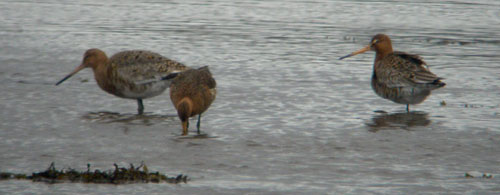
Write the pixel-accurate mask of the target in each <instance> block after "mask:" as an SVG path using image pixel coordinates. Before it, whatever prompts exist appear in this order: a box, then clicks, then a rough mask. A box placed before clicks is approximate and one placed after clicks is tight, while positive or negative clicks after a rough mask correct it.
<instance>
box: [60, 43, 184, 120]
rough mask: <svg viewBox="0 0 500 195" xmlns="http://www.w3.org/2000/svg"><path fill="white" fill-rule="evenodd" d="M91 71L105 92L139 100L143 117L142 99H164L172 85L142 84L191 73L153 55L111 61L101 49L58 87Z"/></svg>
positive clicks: (146, 53)
mask: <svg viewBox="0 0 500 195" xmlns="http://www.w3.org/2000/svg"><path fill="white" fill-rule="evenodd" d="M89 67H90V68H92V70H93V71H94V77H95V80H96V81H97V84H98V85H99V87H101V89H102V90H104V91H106V92H108V93H110V94H113V95H115V96H118V97H121V98H128V99H136V100H137V104H138V106H139V107H138V109H137V110H138V112H139V114H142V113H143V112H144V105H143V104H142V99H145V98H149V97H153V96H157V95H160V94H161V93H162V92H163V91H165V89H166V88H168V86H169V84H170V82H165V81H158V82H145V83H144V84H141V82H142V81H144V80H151V79H155V78H158V77H161V76H165V75H168V74H169V73H172V72H180V71H183V70H185V69H188V68H187V67H186V66H185V65H183V64H181V63H178V62H176V61H173V60H170V59H168V58H166V57H163V56H162V55H160V54H157V53H154V52H150V51H143V50H131V51H122V52H119V53H116V54H115V55H113V56H111V58H108V57H107V56H106V54H105V53H104V52H103V51H101V50H99V49H89V50H87V51H86V52H85V54H84V55H83V61H82V63H81V64H80V66H78V67H76V69H75V70H74V71H73V72H71V73H70V74H68V75H67V76H66V77H64V78H63V79H61V80H60V81H59V82H57V83H56V85H59V84H61V83H62V82H64V81H65V80H66V79H68V78H70V77H71V76H73V75H74V74H76V73H77V72H78V71H80V70H82V69H84V68H89Z"/></svg>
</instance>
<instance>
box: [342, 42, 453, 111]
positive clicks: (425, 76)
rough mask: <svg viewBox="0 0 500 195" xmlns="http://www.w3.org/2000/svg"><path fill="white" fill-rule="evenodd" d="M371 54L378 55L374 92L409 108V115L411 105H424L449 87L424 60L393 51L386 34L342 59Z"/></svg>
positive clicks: (416, 56)
mask: <svg viewBox="0 0 500 195" xmlns="http://www.w3.org/2000/svg"><path fill="white" fill-rule="evenodd" d="M370 50H375V52H376V54H375V62H374V64H373V74H372V82H371V85H372V88H373V90H374V91H375V93H377V95H379V96H380V97H383V98H385V99H389V100H391V101H393V102H396V103H400V104H406V110H407V111H409V105H410V104H419V103H421V102H423V101H424V100H425V99H426V98H427V96H429V95H430V94H431V91H432V90H434V89H438V88H441V87H443V86H445V85H446V84H445V83H444V82H441V79H442V78H440V77H438V76H436V75H435V74H434V73H432V72H430V70H429V68H428V67H427V64H426V63H425V62H424V61H423V60H422V58H421V57H420V56H418V55H411V54H407V53H404V52H398V51H393V50H392V44H391V39H389V37H388V36H387V35H384V34H378V35H375V36H374V37H373V38H372V40H371V42H370V44H369V45H367V46H366V47H364V48H362V49H360V50H358V51H355V52H353V53H351V54H349V55H347V56H344V57H341V58H340V59H344V58H347V57H351V56H354V55H357V54H360V53H364V52H367V51H370Z"/></svg>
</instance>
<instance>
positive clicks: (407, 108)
mask: <svg viewBox="0 0 500 195" xmlns="http://www.w3.org/2000/svg"><path fill="white" fill-rule="evenodd" d="M406 112H410V104H406Z"/></svg>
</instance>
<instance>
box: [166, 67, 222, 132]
mask: <svg viewBox="0 0 500 195" xmlns="http://www.w3.org/2000/svg"><path fill="white" fill-rule="evenodd" d="M215 95H216V83H215V80H214V78H213V77H212V73H210V70H209V69H208V67H207V66H204V67H201V68H199V69H190V70H186V71H184V72H181V73H178V75H177V77H176V78H175V79H173V80H172V84H171V86H170V99H171V100H172V103H173V104H174V106H175V108H176V109H177V114H178V115H179V118H180V119H181V122H182V135H187V134H188V127H189V117H192V116H195V115H198V123H197V124H196V127H197V132H198V134H200V120H201V114H202V113H203V112H205V111H206V110H207V109H208V107H210V104H212V102H213V101H214V99H215Z"/></svg>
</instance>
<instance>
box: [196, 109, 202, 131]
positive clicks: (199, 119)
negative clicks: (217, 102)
mask: <svg viewBox="0 0 500 195" xmlns="http://www.w3.org/2000/svg"><path fill="white" fill-rule="evenodd" d="M200 121H201V114H199V115H198V123H196V128H197V129H198V135H200Z"/></svg>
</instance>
